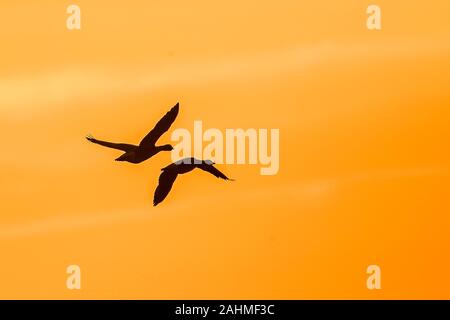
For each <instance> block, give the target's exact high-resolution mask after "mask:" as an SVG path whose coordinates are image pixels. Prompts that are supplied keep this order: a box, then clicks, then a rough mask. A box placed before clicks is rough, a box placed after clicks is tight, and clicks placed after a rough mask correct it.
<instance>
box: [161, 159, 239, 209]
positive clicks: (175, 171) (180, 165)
mask: <svg viewBox="0 0 450 320" xmlns="http://www.w3.org/2000/svg"><path fill="white" fill-rule="evenodd" d="M195 168H199V169H202V170H203V171H206V172H209V173H211V174H212V175H214V176H216V177H217V178H221V179H224V180H231V181H234V180H233V179H230V178H228V177H227V176H226V175H224V174H223V173H222V172H220V171H219V170H218V169H217V168H216V167H214V162H212V161H210V160H198V159H195V158H185V159H182V160H179V161H176V162H174V163H172V164H170V165H168V166H167V167H164V168H162V169H161V171H162V173H161V175H160V176H159V184H158V187H157V188H156V190H155V195H154V197H153V205H154V206H156V205H158V203H161V202H162V201H163V200H164V199H165V198H166V197H167V195H168V194H169V192H170V190H171V189H172V186H173V183H174V182H175V179H176V178H177V176H178V175H179V174H184V173H187V172H190V171H192V170H194V169H195Z"/></svg>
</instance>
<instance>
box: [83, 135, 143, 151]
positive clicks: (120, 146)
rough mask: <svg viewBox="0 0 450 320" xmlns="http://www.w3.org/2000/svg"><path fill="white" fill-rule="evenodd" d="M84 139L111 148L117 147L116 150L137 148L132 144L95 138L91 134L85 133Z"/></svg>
mask: <svg viewBox="0 0 450 320" xmlns="http://www.w3.org/2000/svg"><path fill="white" fill-rule="evenodd" d="M86 139H88V140H89V141H90V142H93V143H96V144H99V145H101V146H104V147H108V148H113V149H117V150H122V151H125V152H128V151H132V150H134V149H136V148H137V147H136V146H134V145H132V144H127V143H113V142H107V141H102V140H97V139H95V138H94V137H93V136H92V135H87V136H86Z"/></svg>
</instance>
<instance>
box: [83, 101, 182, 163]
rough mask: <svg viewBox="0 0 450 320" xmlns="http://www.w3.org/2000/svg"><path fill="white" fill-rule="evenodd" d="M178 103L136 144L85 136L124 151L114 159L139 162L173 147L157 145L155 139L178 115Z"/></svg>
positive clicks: (102, 144) (91, 140) (105, 145)
mask: <svg viewBox="0 0 450 320" xmlns="http://www.w3.org/2000/svg"><path fill="white" fill-rule="evenodd" d="M178 110H179V104H178V103H177V104H176V105H175V106H174V107H173V108H172V109H170V110H169V112H167V113H166V114H165V115H164V117H162V118H161V120H159V121H158V123H157V124H156V125H155V127H154V128H153V129H152V131H150V132H149V133H148V134H147V135H146V136H145V137H144V139H142V141H141V142H140V143H139V145H138V146H135V145H132V144H127V143H113V142H107V141H102V140H98V139H95V138H94V137H93V136H92V135H88V136H86V139H88V140H89V141H90V142H93V143H96V144H99V145H101V146H104V147H108V148H113V149H117V150H121V151H125V153H124V154H122V155H121V156H120V157H118V158H117V159H115V160H116V161H128V162H131V163H140V162H142V161H145V160H147V159H148V158H151V157H152V156H154V155H155V154H157V153H158V152H160V151H171V150H172V149H173V147H172V146H171V145H170V144H165V145H162V146H157V145H155V144H156V141H158V139H159V137H161V136H162V134H163V133H164V132H166V131H167V130H169V128H170V126H171V125H172V123H173V122H174V121H175V118H176V117H177V115H178Z"/></svg>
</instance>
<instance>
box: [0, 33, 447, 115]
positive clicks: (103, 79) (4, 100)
mask: <svg viewBox="0 0 450 320" xmlns="http://www.w3.org/2000/svg"><path fill="white" fill-rule="evenodd" d="M449 52H450V41H449V40H448V39H446V40H443V41H442V42H436V41H433V42H430V41H428V40H416V41H409V42H405V41H401V42H400V41H395V42H394V41H393V42H384V43H365V42H359V43H338V44H337V43H321V44H317V45H314V46H310V47H301V48H293V49H284V50H279V51H271V52H263V53H256V54H247V55H240V56H236V57H234V58H231V59H230V58H222V59H217V58H216V59H211V58H209V59H204V60H202V61H200V62H199V61H197V62H196V61H192V62H184V63H178V64H170V65H166V66H162V67H158V68H157V69H153V70H150V68H149V67H143V68H141V70H139V71H137V70H131V69H129V70H127V71H123V70H114V68H111V69H100V68H96V67H84V68H83V67H81V68H77V69H75V68H72V69H70V68H69V69H63V70H59V71H54V72H46V73H41V74H29V75H26V76H17V77H9V78H3V79H0V92H2V95H1V96H0V112H2V113H7V114H13V115H14V114H20V113H22V112H24V107H25V111H27V112H29V111H30V108H31V110H33V112H39V110H45V108H48V106H49V105H62V104H64V103H67V102H68V101H69V102H70V101H74V100H76V101H77V100H83V99H88V100H90V99H98V98H101V97H111V96H113V97H114V96H118V95H126V94H132V93H139V92H146V91H152V90H153V91H154V90H159V89H162V88H166V87H170V86H176V85H181V86H183V85H187V86H193V85H201V84H204V83H210V82H211V81H224V80H230V79H231V80H233V81H234V82H238V81H242V80H248V78H257V79H260V78H261V77H272V76H274V75H277V74H283V73H285V72H292V71H295V70H299V69H302V68H304V69H306V68H308V67H312V66H314V65H318V64H321V63H324V62H327V61H330V60H331V61H336V60H346V59H352V60H355V59H360V58H370V57H376V58H379V57H394V58H395V57H407V56H417V55H420V54H442V53H444V54H445V53H449ZM111 70H112V71H111ZM142 70H144V71H142Z"/></svg>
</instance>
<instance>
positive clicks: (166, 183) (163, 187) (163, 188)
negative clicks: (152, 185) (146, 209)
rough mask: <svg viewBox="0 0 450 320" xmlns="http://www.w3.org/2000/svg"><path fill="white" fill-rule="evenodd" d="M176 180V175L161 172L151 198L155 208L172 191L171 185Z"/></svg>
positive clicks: (169, 172)
mask: <svg viewBox="0 0 450 320" xmlns="http://www.w3.org/2000/svg"><path fill="white" fill-rule="evenodd" d="M176 178H177V174H176V173H175V172H171V171H163V172H162V173H161V175H160V176H159V184H158V186H157V187H156V190H155V194H154V196H153V205H154V206H156V205H158V203H161V202H162V201H163V200H164V199H165V198H166V197H167V195H168V194H169V192H170V190H171V189H172V186H173V183H174V182H175V179H176Z"/></svg>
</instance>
